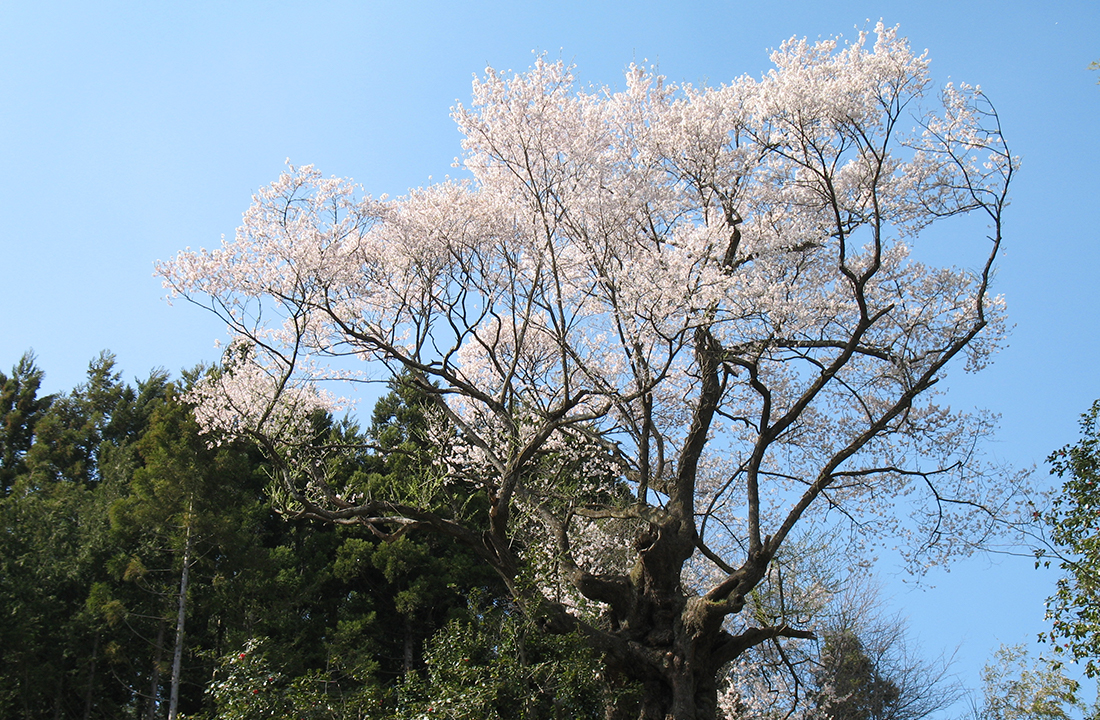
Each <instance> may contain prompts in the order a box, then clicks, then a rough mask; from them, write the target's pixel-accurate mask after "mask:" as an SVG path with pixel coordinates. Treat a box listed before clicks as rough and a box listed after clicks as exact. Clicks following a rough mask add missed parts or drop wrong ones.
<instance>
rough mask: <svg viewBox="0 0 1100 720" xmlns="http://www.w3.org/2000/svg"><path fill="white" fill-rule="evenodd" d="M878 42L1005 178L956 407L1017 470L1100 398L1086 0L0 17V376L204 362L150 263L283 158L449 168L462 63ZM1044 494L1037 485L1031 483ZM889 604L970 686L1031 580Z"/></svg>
mask: <svg viewBox="0 0 1100 720" xmlns="http://www.w3.org/2000/svg"><path fill="white" fill-rule="evenodd" d="M879 18H882V19H883V20H884V21H885V22H887V23H888V24H895V23H896V24H899V25H900V26H901V32H902V34H903V35H906V36H908V37H909V39H910V41H911V43H912V44H913V46H914V47H916V48H917V49H924V48H927V49H928V50H929V53H930V56H931V58H932V72H933V75H934V78H935V80H936V82H937V83H940V84H942V83H944V82H946V81H948V80H949V79H951V80H956V81H966V82H970V83H979V84H981V85H982V87H983V89H984V90H985V91H986V92H987V93H988V95H989V96H990V97H991V98H992V100H993V101H994V103H995V104H996V106H997V108H998V110H999V111H1000V113H1001V117H1002V121H1003V123H1004V128H1005V134H1006V136H1007V138H1008V140H1009V143H1010V145H1011V147H1012V149H1013V151H1014V152H1016V153H1018V154H1020V155H1022V156H1023V159H1024V164H1023V172H1022V173H1021V174H1020V176H1019V182H1018V184H1017V185H1016V187H1015V191H1014V193H1013V206H1012V208H1011V210H1010V215H1009V226H1008V234H1007V241H1006V242H1007V249H1006V252H1005V254H1004V257H1003V260H1002V261H1001V264H1000V270H999V274H998V276H997V289H998V291H1000V292H1002V293H1004V294H1005V296H1006V297H1007V300H1008V304H1009V312H1010V317H1011V320H1012V321H1013V322H1014V323H1015V330H1014V332H1013V334H1012V337H1011V340H1010V345H1009V347H1008V348H1007V349H1005V350H1004V351H1003V352H1002V353H1001V355H1000V357H999V359H998V360H997V362H996V364H995V365H994V366H993V367H992V368H990V369H989V370H987V371H985V372H983V373H981V374H979V375H976V376H963V375H962V374H961V373H956V374H955V375H954V376H953V377H952V378H951V379H950V381H949V384H950V385H951V387H952V394H951V396H950V397H951V398H952V402H953V404H954V405H955V406H956V407H961V408H963V407H973V406H981V407H986V408H990V409H992V410H994V411H996V412H998V413H1000V414H1001V415H1002V428H1001V433H1000V434H999V436H998V441H997V442H996V443H995V444H994V445H993V451H994V453H996V454H997V455H998V456H1000V457H1001V458H1003V459H1004V460H1005V461H1006V462H1009V463H1012V464H1013V465H1016V466H1030V465H1033V464H1037V465H1038V466H1039V470H1038V472H1039V473H1040V474H1045V470H1044V469H1043V468H1042V459H1043V458H1044V457H1045V456H1046V455H1047V454H1048V453H1049V452H1050V451H1051V450H1052V449H1054V448H1055V447H1058V446H1060V445H1063V444H1065V443H1067V442H1070V441H1072V440H1073V439H1074V437H1075V434H1076V421H1077V417H1078V416H1079V414H1080V413H1081V412H1083V411H1084V410H1085V409H1086V408H1087V407H1088V405H1089V403H1090V402H1091V401H1092V400H1093V399H1095V398H1097V397H1100V373H1098V372H1097V370H1096V367H1095V363H1096V359H1097V357H1098V355H1100V332H1098V330H1100V314H1098V313H1097V311H1096V304H1095V297H1096V288H1097V285H1098V282H1097V280H1098V278H1097V269H1098V260H1100V242H1098V241H1100V231H1098V227H1100V202H1098V201H1097V191H1098V190H1100V139H1098V133H1097V119H1098V118H1100V86H1097V85H1096V80H1097V76H1098V74H1097V73H1093V72H1089V71H1088V70H1087V66H1088V64H1089V62H1090V61H1091V60H1094V59H1097V58H1100V3H1096V2H1095V1H1093V2H1084V1H1081V2H1058V1H1057V0H1054V1H1051V2H1046V3H1044V4H1043V6H1042V7H1040V3H1038V2H1030V1H1028V2H1024V1H1022V0H1017V1H1008V2H1006V1H1003V0H1002V1H1000V2H969V3H959V2H952V3H946V2H924V3H914V2H906V3H900V2H850V1H834V2H827V3H825V2H816V1H808V0H807V1H798V2H795V1H793V0H790V1H785V2H766V1H763V0H761V1H757V2H751V3H750V2H721V1H719V0H713V1H700V0H682V1H681V2H677V3H672V2H641V1H638V0H634V1H632V2H598V1H593V0H586V1H584V2H574V1H572V0H568V1H563V2H557V3H522V4H519V3H516V4H510V3H504V2H432V3H417V2H409V3H405V4H401V5H400V6H399V4H398V3H381V2H371V1H363V2H313V3H302V2H293V3H291V2H277V1H267V2H243V1H242V2H232V3H230V2H200V1H192V2H186V3H184V2H178V3H138V2H132V3H124V2H110V1H101V2H95V3H87V2H85V3H77V2H50V1H49V0H45V1H39V2H34V3H29V2H24V3H15V2H5V3H0V167H2V172H0V368H3V369H4V370H5V371H6V370H7V369H8V368H10V367H11V366H12V365H13V364H14V363H15V362H16V361H17V360H18V358H19V356H20V355H21V354H22V353H23V352H24V351H25V350H27V349H29V348H33V349H34V350H35V352H36V353H37V354H38V361H39V364H40V366H41V367H42V368H44V369H45V371H46V373H47V379H46V384H47V389H48V390H51V391H58V390H67V389H69V388H71V387H73V386H74V385H75V384H77V383H78V382H80V381H81V380H82V378H83V373H84V370H85V368H86V366H87V363H88V361H89V360H90V359H92V358H93V357H94V356H95V355H96V354H98V352H99V351H100V350H102V349H110V350H112V351H113V352H115V353H116V354H117V355H118V360H119V363H120V366H121V367H122V368H123V369H124V370H125V373H126V375H127V377H128V378H129V379H132V378H133V377H135V376H142V377H144V376H145V375H146V374H147V373H148V372H149V371H150V370H151V369H152V368H154V367H158V366H161V367H165V368H167V369H169V370H171V371H173V372H177V371H178V370H180V369H181V368H184V367H190V366H193V365H194V364H196V363H198V362H200V361H207V362H210V361H214V360H216V359H217V357H218V353H217V351H216V350H215V349H214V346H213V341H214V339H215V338H216V337H218V336H219V335H220V334H221V331H222V329H221V328H220V327H219V325H218V323H217V322H216V321H215V320H214V319H213V318H212V317H211V316H208V315H207V314H205V313H203V312H202V311H200V310H198V309H196V308H193V307H190V306H187V305H177V306H175V307H168V306H167V305H166V304H165V303H164V302H163V301H162V300H161V296H162V290H161V289H160V286H159V282H158V281H157V280H155V279H154V278H153V277H152V264H153V262H154V261H155V260H157V259H165V258H168V257H170V256H172V255H174V254H175V253H177V252H178V251H179V250H181V249H183V248H184V247H187V246H192V247H199V246H207V247H209V246H212V245H216V244H217V243H218V242H219V238H220V236H221V234H223V233H225V234H227V235H228V234H232V233H233V231H234V229H235V227H236V225H237V223H238V220H239V218H240V214H241V212H242V211H243V210H244V209H245V208H246V207H247V205H248V203H249V198H250V194H251V193H252V192H253V191H255V190H256V189H258V188H259V187H261V186H262V185H265V184H267V183H268V182H270V181H271V180H273V179H274V178H275V177H276V176H277V175H278V174H279V172H280V171H281V170H282V168H283V163H284V161H285V160H286V159H287V158H290V159H291V160H292V161H293V162H295V163H296V164H306V163H314V164H315V165H317V166H318V167H319V168H320V170H321V171H322V172H324V173H325V174H332V175H341V176H351V177H354V178H355V179H356V180H357V181H359V182H360V183H362V184H363V185H364V186H365V187H366V188H367V190H368V191H370V192H372V193H375V194H380V193H383V192H388V193H390V194H391V195H397V194H401V193H402V192H403V191H404V190H405V189H407V188H408V187H410V186H415V185H420V184H423V183H426V182H427V181H428V178H429V176H435V177H436V178H440V177H442V176H443V175H445V174H447V173H448V172H452V169H451V167H450V163H451V161H452V159H453V158H454V157H455V156H456V155H458V154H459V152H460V149H459V145H458V143H459V135H458V133H457V131H456V130H455V128H454V125H453V123H452V122H451V120H450V119H449V116H448V109H449V108H450V106H451V105H452V104H454V102H455V101H456V100H466V99H467V98H468V96H469V90H470V80H471V77H472V74H473V73H476V72H480V71H481V70H482V69H483V68H484V67H485V66H486V65H492V66H494V67H496V68H499V69H509V68H511V69H517V70H519V69H524V68H526V67H528V66H529V65H530V63H531V60H532V50H535V51H541V52H545V53H547V54H548V55H550V56H551V57H554V58H556V57H562V58H564V59H566V60H568V61H572V62H574V63H576V65H577V69H578V73H579V75H580V77H581V79H582V80H583V81H587V82H592V83H597V84H616V83H620V84H621V78H622V70H623V69H624V68H625V66H626V65H627V64H628V63H630V62H631V61H635V60H636V61H642V60H647V61H649V62H655V63H658V64H659V67H660V70H661V71H662V73H663V74H665V75H666V76H667V77H669V78H670V79H671V80H674V81H689V82H693V83H696V84H701V83H706V82H709V83H714V84H717V83H721V82H723V81H726V80H730V79H732V78H734V77H736V76H738V75H741V74H744V73H749V74H753V75H759V74H761V73H762V72H764V71H765V70H767V69H768V61H767V49H768V48H771V47H775V46H777V45H778V44H779V43H780V42H781V41H782V40H784V39H785V38H788V37H791V36H792V35H799V36H808V37H811V38H815V37H819V36H829V35H836V34H843V35H846V36H848V37H851V36H852V35H854V34H855V32H856V28H857V26H858V27H868V28H869V27H872V26H873V25H874V22H875V21H877V20H878V19H879ZM1041 479H1042V478H1041ZM881 571H882V572H883V574H884V577H885V578H886V583H887V590H888V592H889V593H891V594H892V596H893V603H894V604H895V605H896V607H897V608H898V609H900V610H901V611H902V612H904V613H905V614H907V615H909V617H910V619H911V624H912V628H913V632H914V634H915V635H917V636H919V638H920V640H921V642H922V644H923V646H924V648H925V649H926V651H928V652H930V653H938V652H940V651H942V650H944V649H947V650H950V649H952V648H954V647H955V646H956V645H960V650H959V654H958V664H957V668H958V670H959V672H960V675H961V676H962V677H963V678H964V679H965V680H966V681H967V682H968V683H969V684H970V685H973V686H976V685H977V677H978V672H979V670H980V667H981V665H982V663H983V662H984V661H985V659H986V658H987V656H988V654H989V652H990V651H991V650H992V649H993V648H995V647H996V646H997V645H998V644H999V643H1000V642H1019V641H1026V640H1030V639H1033V638H1034V636H1035V634H1036V633H1037V632H1039V631H1040V630H1042V629H1043V628H1044V625H1043V619H1042V616H1043V605H1042V600H1043V598H1044V597H1045V596H1046V595H1048V594H1049V592H1050V588H1051V585H1052V583H1053V579H1054V578H1053V575H1052V574H1050V573H1048V574H1043V573H1040V572H1036V571H1034V570H1032V569H1031V563H1030V562H1029V561H1028V560H1027V559H1026V558H1025V559H1011V558H977V559H973V560H970V561H967V562H965V563H961V564H958V565H956V566H955V567H954V568H953V570H952V572H951V573H949V574H944V573H938V574H936V575H933V576H931V577H930V578H929V579H928V582H929V583H930V584H932V585H935V587H934V588H931V589H918V590H912V591H911V590H909V589H908V588H907V587H906V586H904V585H903V584H901V583H900V582H898V581H896V580H895V579H892V578H891V576H890V573H891V571H892V568H891V567H889V566H888V565H887V566H884V567H882V568H881Z"/></svg>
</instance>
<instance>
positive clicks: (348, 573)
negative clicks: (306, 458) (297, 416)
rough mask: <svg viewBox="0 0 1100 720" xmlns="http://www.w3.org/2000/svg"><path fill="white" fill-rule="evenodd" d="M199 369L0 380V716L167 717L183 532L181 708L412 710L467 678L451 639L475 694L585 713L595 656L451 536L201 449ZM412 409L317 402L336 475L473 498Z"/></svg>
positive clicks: (219, 448) (392, 402)
mask: <svg viewBox="0 0 1100 720" xmlns="http://www.w3.org/2000/svg"><path fill="white" fill-rule="evenodd" d="M200 374H201V373H200V372H199V371H195V372H192V373H190V374H185V376H184V379H183V380H182V381H181V382H180V383H174V382H170V381H169V379H168V378H167V376H166V375H165V374H164V373H161V372H155V373H153V374H152V375H150V376H149V377H148V378H147V379H145V380H140V381H137V382H136V383H135V384H134V385H129V384H126V383H124V382H123V381H122V380H121V375H120V373H119V372H118V371H117V369H116V368H115V360H114V358H113V356H111V355H110V354H109V353H104V354H102V355H101V356H100V357H99V358H97V359H96V360H95V361H93V362H92V363H91V364H90V366H89V372H88V378H87V381H86V382H85V383H83V384H82V385H80V386H79V387H77V388H75V389H74V390H73V391H72V392H70V393H68V394H65V395H63V396H59V397H47V398H39V397H38V394H37V393H38V388H39V386H40V383H41V379H42V373H41V371H39V370H38V369H37V368H36V366H35V365H34V362H33V358H32V357H31V356H29V355H28V356H25V357H24V358H23V360H22V361H20V363H19V364H18V365H16V368H15V369H14V370H13V372H12V376H11V377H7V376H3V375H0V421H2V422H3V423H4V424H3V426H2V427H0V443H2V444H0V477H3V478H4V483H5V485H4V492H3V493H0V619H2V620H0V720H15V719H16V718H19V719H20V720H37V719H38V718H42V719H43V720H45V718H51V719H52V718H74V719H75V718H81V719H82V720H99V719H100V718H103V719H106V718H111V719H114V718H132V719H133V720H138V719H139V718H141V719H144V718H146V717H150V715H149V713H153V716H161V715H162V714H163V712H162V711H163V708H164V706H165V705H166V700H167V694H168V688H167V685H168V682H169V675H170V670H171V656H172V642H173V638H174V631H175V613H176V610H177V607H178V595H177V593H178V591H179V580H180V573H181V569H182V565H181V562H182V549H183V547H184V545H185V542H186V538H187V534H188V529H190V532H191V535H192V539H193V542H194V552H193V554H192V561H191V564H190V576H191V584H190V590H189V594H188V602H187V618H186V635H185V643H184V652H183V667H182V674H181V680H182V683H181V688H180V709H181V711H182V712H183V714H184V715H186V716H187V717H192V718H211V719H213V718H235V717H240V718H262V717H280V718H281V717H298V718H310V719H313V718H329V719H331V720H343V719H344V718H364V717H370V718H406V717H414V716H416V715H417V713H423V712H426V711H427V710H426V709H427V708H428V707H433V705H432V700H430V699H429V698H436V697H439V698H447V697H457V696H458V695H459V694H461V692H463V690H462V688H463V682H464V678H467V676H466V675H461V674H457V673H455V672H453V671H452V670H449V669H448V668H450V667H451V666H452V663H451V659H449V658H450V657H451V656H450V655H448V653H451V654H452V655H453V654H454V653H458V652H462V653H463V656H464V657H478V658H480V660H479V661H478V663H477V664H475V666H474V667H473V668H471V669H470V670H469V672H472V673H474V674H475V675H476V678H474V675H470V676H468V677H469V679H471V680H472V681H474V682H475V683H476V682H477V681H479V680H480V681H481V682H482V686H480V687H482V688H483V690H484V689H485V688H490V687H491V688H493V692H492V693H489V691H488V690H485V692H486V693H487V694H486V695H485V702H484V703H482V705H479V706H478V707H488V706H489V705H492V706H493V707H496V708H498V710H497V712H498V716H500V717H513V716H514V714H510V713H511V709H512V706H509V705H508V704H509V703H511V704H513V705H514V704H515V703H520V705H521V706H522V705H524V703H526V707H528V708H529V717H532V718H541V717H547V718H550V717H554V718H556V717H562V718H574V717H576V718H583V717H595V716H596V715H597V714H598V711H597V709H598V708H601V707H602V705H601V704H600V697H601V695H600V690H599V683H598V682H597V681H596V680H595V675H594V670H592V668H593V667H594V665H593V662H594V661H593V660H592V658H590V657H589V656H588V655H587V654H586V653H584V652H582V651H579V650H578V649H577V648H578V647H579V645H578V644H577V642H576V639H575V638H543V637H541V636H538V635H537V634H536V633H534V631H533V630H532V629H531V628H530V627H529V626H528V625H527V624H526V621H525V620H523V619H522V618H521V617H520V616H519V615H518V613H517V612H516V611H515V609H514V608H512V606H511V605H506V604H504V601H502V600H501V598H503V597H505V596H506V591H505V588H504V587H503V584H502V582H501V580H500V579H499V577H497V576H496V575H495V574H493V573H492V572H491V571H490V570H489V569H488V568H487V567H485V565H484V564H483V563H481V562H479V561H478V558H477V557H476V555H475V553H474V552H473V551H471V550H470V549H469V548H466V547H464V546H461V545H459V544H458V543H456V542H455V541H453V540H451V539H449V538H444V537H439V536H428V535H421V534H416V533H410V534H407V535H404V536H402V537H400V538H399V539H397V540H396V541H393V542H388V543H384V542H382V541H380V540H379V539H378V538H377V537H375V536H374V535H373V534H371V533H370V532H369V531H368V530H366V529H364V528H357V527H333V526H331V525H322V524H315V523H312V522H308V521H292V522H286V521H284V520H282V519H280V518H278V517H276V516H275V515H274V514H273V513H272V512H271V509H270V506H269V504H268V499H269V495H268V488H267V486H268V484H269V482H270V477H271V475H270V469H269V468H268V467H266V466H265V464H264V463H263V462H262V460H261V458H260V457H259V455H258V454H257V453H256V452H254V451H246V450H244V449H242V448H241V447H240V446H236V445H233V444H224V443H223V444H221V445H214V446H211V444H210V443H209V440H210V438H207V437H204V436H202V435H200V434H199V432H198V427H197V425H196V424H195V422H194V420H193V418H192V416H191V413H190V411H189V408H188V407H187V406H186V405H185V404H184V403H183V402H182V401H181V393H182V391H183V390H184V389H185V388H186V387H187V384H188V383H190V382H193V381H194V379H196V378H197V377H199V375H200ZM430 411H431V409H430V408H429V407H427V406H426V405H425V404H424V403H423V398H421V397H419V396H418V394H417V393H416V392H415V390H414V389H413V388H411V386H406V385H402V384H397V385H395V386H394V392H393V393H391V394H390V395H388V396H386V397H385V398H383V399H382V400H381V401H380V402H379V404H378V406H377V408H376V411H375V415H374V418H373V422H372V424H371V426H370V429H369V430H368V431H367V432H366V433H363V432H361V431H360V429H359V428H358V427H356V426H355V425H354V424H352V423H350V422H347V421H344V422H334V421H333V420H332V418H329V417H324V416H319V417H317V418H314V424H315V428H316V429H317V433H318V437H319V438H320V441H319V442H322V443H323V442H325V439H326V438H333V437H336V438H337V439H338V440H339V442H340V444H341V445H347V444H352V445H355V446H356V447H358V448H359V450H358V451H357V452H355V453H351V454H349V455H340V456H333V457H332V458H330V459H329V462H330V464H331V466H330V467H329V468H327V470H328V471H329V472H328V476H329V477H330V478H331V479H332V482H333V483H335V484H337V485H339V486H341V487H342V488H351V487H354V488H355V489H356V490H357V491H359V492H378V493H381V492H386V493H389V494H390V496H398V497H400V496H405V497H410V498H413V497H415V498H417V501H421V500H424V501H426V502H427V503H429V504H431V505H432V507H434V508H436V509H437V510H438V511H439V512H440V513H442V514H445V515H450V516H459V515H464V516H471V515H475V514H478V513H485V512H486V511H487V510H486V505H485V503H484V500H483V499H480V498H472V497H471V496H470V495H469V494H466V493H465V492H464V491H463V489H462V487H460V486H443V485H442V484H440V483H438V482H434V481H432V478H433V477H434V475H433V472H434V471H433V469H432V464H431V463H432V452H433V450H432V445H431V439H430V438H428V437H426V425H427V423H426V421H425V413H427V412H430ZM471 593H474V594H476V595H477V596H478V597H480V598H483V601H482V603H481V605H479V606H478V607H479V608H480V609H478V610H476V611H475V610H471V609H470V608H469V607H468V604H467V596H468V595H469V594H471ZM506 608H507V609H506ZM437 632H441V633H442V634H441V635H439V639H437V640H433V639H432V638H433V636H434V635H435V634H436V633H437ZM259 638H262V640H260V639H259ZM477 643H483V644H484V647H481V648H480V649H478V648H477V647H475V646H476V645H477ZM426 647H427V648H429V650H428V651H427V652H426V651H425V648H426ZM242 649H243V657H242V656H241V655H242ZM516 678H519V679H520V682H521V684H522V685H523V686H524V687H527V688H528V689H529V690H530V692H531V695H530V699H529V700H524V699H522V698H521V697H520V695H519V694H517V692H516V691H515V690H514V689H511V687H510V685H509V683H510V682H511V681H513V680H515V679H516ZM490 696H491V697H490ZM158 713H159V715H158Z"/></svg>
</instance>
